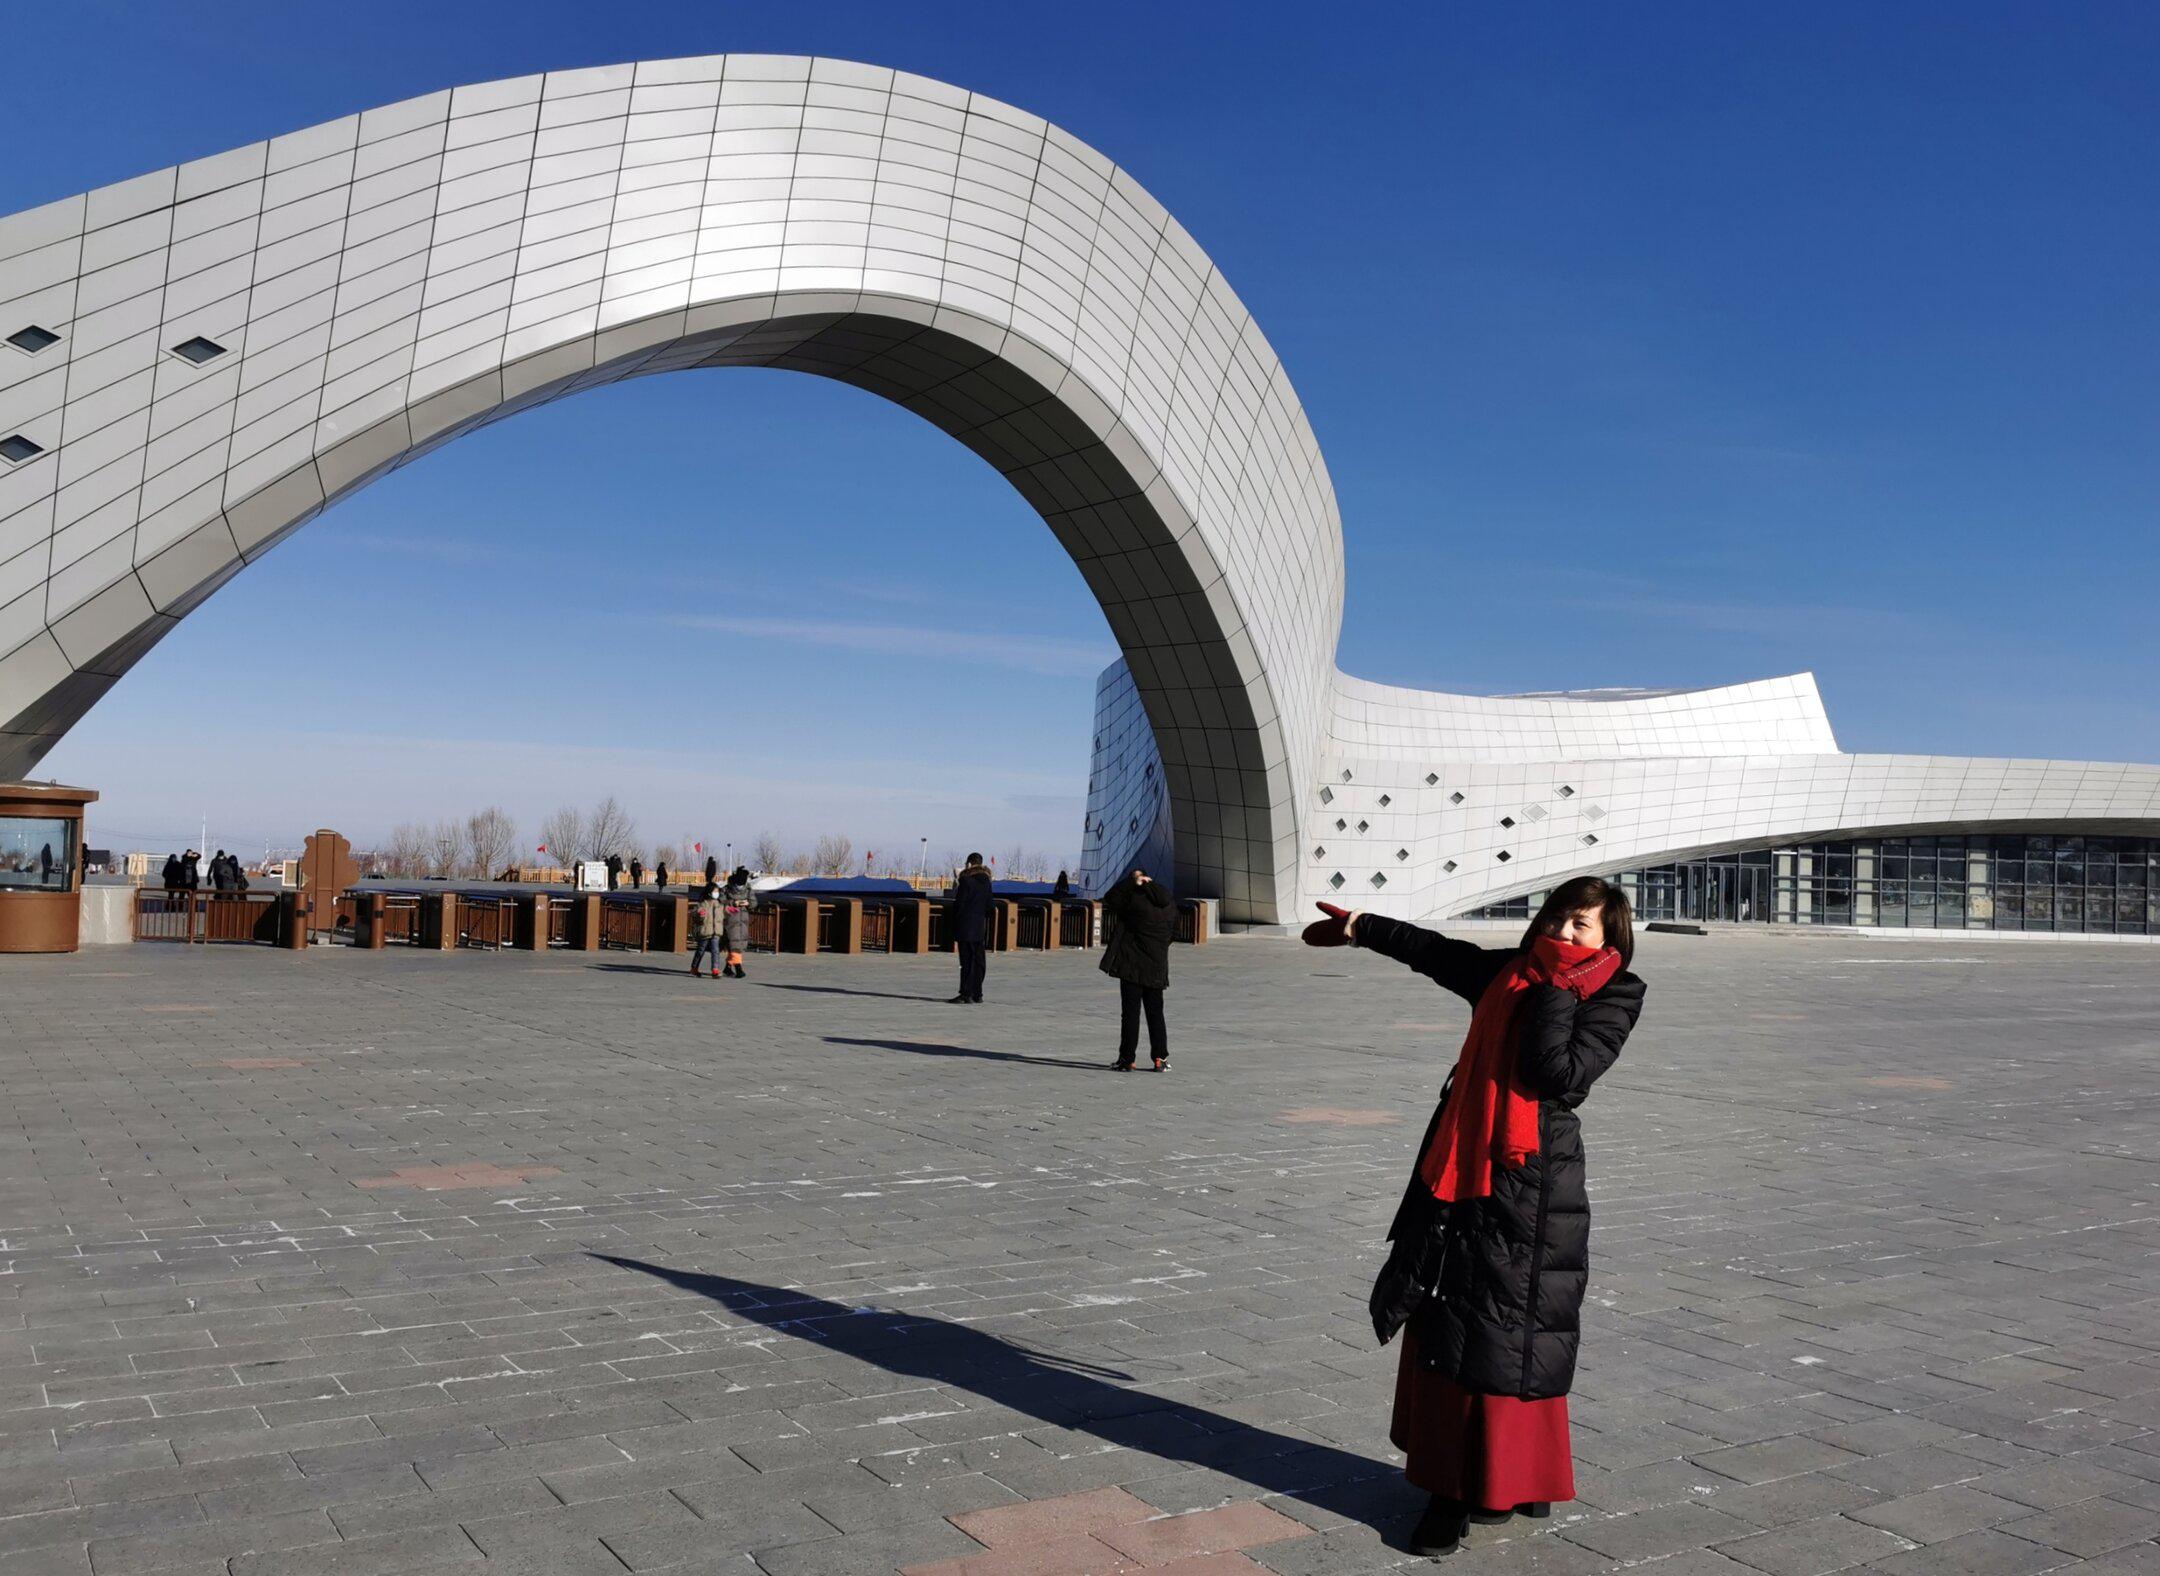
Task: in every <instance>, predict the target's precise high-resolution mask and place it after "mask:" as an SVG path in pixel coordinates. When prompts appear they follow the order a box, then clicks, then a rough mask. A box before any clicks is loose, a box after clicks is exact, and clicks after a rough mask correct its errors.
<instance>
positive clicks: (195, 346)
mask: <svg viewBox="0 0 2160 1576" xmlns="http://www.w3.org/2000/svg"><path fill="white" fill-rule="evenodd" d="M172 353H173V354H174V355H176V356H178V357H179V358H180V359H181V360H182V361H187V362H192V363H193V364H194V365H196V366H198V367H199V366H201V365H202V364H203V363H204V362H206V361H215V360H217V358H218V357H220V356H222V355H224V354H225V347H224V346H223V345H221V344H219V343H218V342H217V341H216V340H214V339H205V338H203V337H202V335H200V334H197V335H196V336H195V337H194V338H193V339H186V340H182V341H181V342H180V343H179V344H177V345H175V346H173V347H172Z"/></svg>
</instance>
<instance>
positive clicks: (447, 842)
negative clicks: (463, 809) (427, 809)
mask: <svg viewBox="0 0 2160 1576" xmlns="http://www.w3.org/2000/svg"><path fill="white" fill-rule="evenodd" d="M464 858H465V829H464V828H463V827H462V826H459V825H458V824H457V822H455V821H437V822H436V823H435V824H434V825H433V826H431V827H429V828H428V831H427V873H428V874H429V875H431V876H454V875H456V874H457V873H458V867H459V865H460V864H461V863H463V861H464Z"/></svg>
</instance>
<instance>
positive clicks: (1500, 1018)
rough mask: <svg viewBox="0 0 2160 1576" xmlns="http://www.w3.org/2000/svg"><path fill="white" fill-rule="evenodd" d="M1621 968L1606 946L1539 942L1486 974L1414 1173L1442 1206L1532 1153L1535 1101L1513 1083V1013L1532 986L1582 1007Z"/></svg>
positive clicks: (1483, 1192) (1488, 1184)
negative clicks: (1566, 995)
mask: <svg viewBox="0 0 2160 1576" xmlns="http://www.w3.org/2000/svg"><path fill="white" fill-rule="evenodd" d="M1619 970H1620V954H1619V953H1617V952H1615V951H1614V950H1613V949H1612V948H1611V947H1603V948H1592V947H1578V946H1576V945H1575V944H1574V943H1572V942H1567V941H1558V940H1555V939H1554V938H1553V937H1551V936H1540V937H1538V939H1537V940H1536V942H1534V943H1533V944H1532V945H1531V947H1530V948H1529V950H1528V951H1526V952H1523V953H1521V954H1519V955H1518V956H1517V957H1516V958H1515V960H1514V961H1513V962H1512V963H1509V964H1508V965H1507V966H1506V967H1504V968H1502V969H1501V970H1500V972H1499V973H1498V974H1496V975H1494V976H1493V982H1492V983H1491V984H1490V985H1488V986H1486V987H1485V994H1484V995H1483V996H1481V997H1479V998H1478V1004H1477V1007H1476V1009H1475V1010H1474V1011H1473V1012H1472V1013H1471V1014H1470V1032H1469V1033H1468V1034H1467V1035H1465V1036H1464V1037H1463V1047H1462V1054H1461V1055H1460V1056H1458V1057H1456V1058H1455V1087H1454V1092H1453V1093H1452V1094H1450V1095H1449V1096H1448V1101H1447V1109H1446V1110H1444V1111H1442V1112H1441V1114H1440V1125H1439V1127H1438V1128H1437V1129H1435V1130H1434V1133H1433V1140H1432V1145H1431V1147H1429V1148H1428V1149H1427V1150H1426V1151H1425V1158H1424V1159H1423V1160H1422V1161H1420V1162H1419V1165H1418V1174H1419V1175H1420V1176H1422V1177H1423V1178H1424V1179H1425V1185H1426V1186H1427V1187H1429V1188H1431V1189H1432V1191H1433V1197H1434V1198H1437V1199H1439V1200H1441V1201H1442V1202H1443V1203H1449V1204H1452V1203H1456V1202H1458V1201H1459V1200H1462V1199H1466V1198H1490V1197H1491V1196H1492V1179H1493V1163H1494V1162H1495V1161H1498V1162H1499V1163H1500V1165H1501V1166H1503V1167H1504V1168H1506V1169H1507V1170H1510V1171H1513V1170H1515V1169H1517V1168H1519V1167H1520V1166H1522V1165H1523V1164H1524V1163H1526V1162H1527V1161H1528V1160H1529V1158H1530V1157H1531V1156H1532V1155H1534V1154H1536V1153H1537V1147H1538V1102H1537V1097H1536V1096H1535V1095H1530V1094H1525V1093H1523V1091H1522V1088H1521V1086H1520V1084H1519V1082H1518V1081H1517V1078H1516V1074H1515V1064H1516V1061H1517V1060H1518V1052H1517V1047H1516V1044H1515V1032H1514V1031H1515V1018H1516V1009H1517V1007H1518V1006H1520V1005H1521V1002H1522V993H1523V992H1524V991H1526V990H1528V989H1529V988H1530V987H1531V986H1533V985H1558V986H1559V987H1561V988H1562V989H1563V990H1568V991H1572V992H1574V993H1575V995H1576V997H1577V998H1578V999H1579V1000H1583V1001H1587V1000H1589V999H1590V997H1592V996H1593V995H1595V994H1596V993H1597V992H1598V991H1599V990H1601V989H1603V988H1604V985H1605V982H1606V981H1607V980H1609V979H1611V978H1612V977H1613V975H1615V974H1616V973H1618V972H1619Z"/></svg>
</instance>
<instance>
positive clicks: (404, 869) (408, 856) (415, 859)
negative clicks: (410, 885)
mask: <svg viewBox="0 0 2160 1576" xmlns="http://www.w3.org/2000/svg"><path fill="white" fill-rule="evenodd" d="M380 858H381V862H382V870H383V874H384V875H387V876H400V877H404V878H407V879H410V878H411V877H413V876H417V875H421V874H423V873H424V872H425V871H426V869H427V833H426V832H425V830H423V829H422V828H420V827H417V826H414V825H412V824H410V823H409V822H408V823H406V824H403V825H400V826H398V827H396V828H395V829H393V830H392V831H391V833H390V841H389V842H387V843H386V844H384V845H383V850H382V853H381V855H380Z"/></svg>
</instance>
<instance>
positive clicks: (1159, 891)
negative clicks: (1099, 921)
mask: <svg viewBox="0 0 2160 1576" xmlns="http://www.w3.org/2000/svg"><path fill="white" fill-rule="evenodd" d="M1103 918H1104V920H1105V921H1107V923H1108V925H1109V935H1108V936H1107V937H1106V938H1105V940H1104V944H1103V960H1102V971H1103V972H1104V973H1105V974H1108V975H1110V976H1112V977H1113V978H1114V979H1116V981H1117V982H1118V1049H1117V1060H1116V1061H1115V1062H1113V1063H1112V1064H1111V1066H1112V1067H1114V1068H1115V1069H1116V1070H1117V1071H1118V1072H1121V1073H1128V1072H1131V1071H1132V1068H1133V1056H1134V1053H1135V1052H1137V1051H1138V1050H1139V1049H1140V1014H1141V1011H1142V1009H1145V1010H1146V1012H1147V1027H1148V1054H1149V1055H1150V1056H1152V1057H1153V1058H1154V1059H1155V1070H1156V1071H1157V1072H1159V1073H1166V1072H1168V1071H1169V1070H1170V1033H1169V1030H1168V1029H1167V1028H1166V1027H1165V1026H1164V1024H1163V1001H1162V993H1163V992H1164V990H1166V989H1167V988H1168V987H1169V984H1170V934H1171V932H1172V930H1174V929H1175V928H1176V925H1177V909H1176V907H1175V906H1174V904H1173V903H1172V901H1171V897H1170V894H1169V892H1168V891H1166V890H1165V889H1164V887H1163V884H1162V883H1161V882H1160V881H1157V880H1155V879H1154V878H1153V877H1151V876H1150V875H1149V874H1148V873H1147V872H1146V871H1145V870H1134V871H1132V872H1131V873H1130V874H1128V875H1127V876H1126V877H1125V878H1124V879H1123V880H1122V881H1120V882H1118V884H1117V885H1116V886H1114V887H1112V888H1111V889H1110V890H1109V891H1108V892H1105V893H1104V894H1103Z"/></svg>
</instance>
